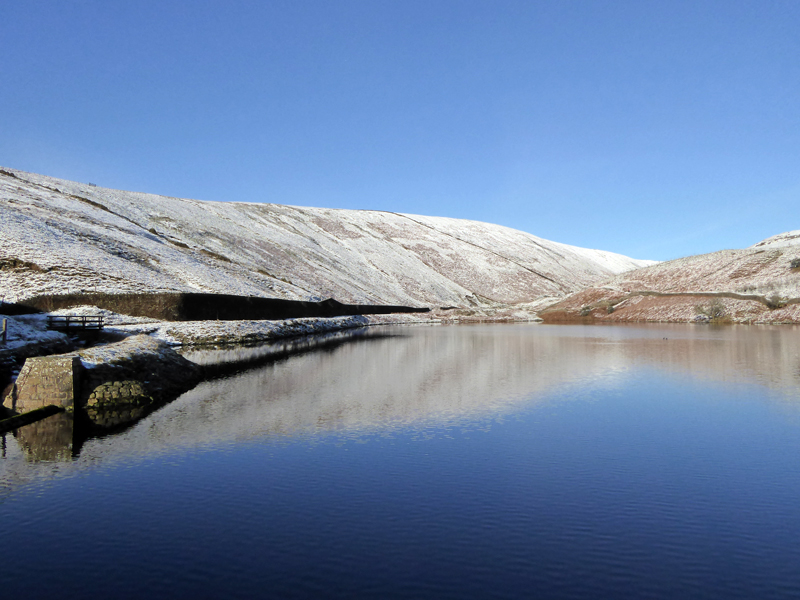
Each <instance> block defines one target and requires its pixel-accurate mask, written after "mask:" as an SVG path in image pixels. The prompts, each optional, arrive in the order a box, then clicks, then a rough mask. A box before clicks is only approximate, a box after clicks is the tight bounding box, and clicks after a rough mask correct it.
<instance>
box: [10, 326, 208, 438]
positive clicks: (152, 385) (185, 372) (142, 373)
mask: <svg viewBox="0 0 800 600" xmlns="http://www.w3.org/2000/svg"><path fill="white" fill-rule="evenodd" d="M201 377H202V372H201V368H200V367H199V366H198V365H196V364H194V363H192V362H191V361H189V360H187V359H185V358H183V357H182V356H180V355H179V354H177V353H176V352H175V351H174V350H173V349H172V348H170V347H169V346H168V345H167V344H166V343H165V342H163V341H160V340H156V339H154V338H151V337H149V336H145V335H137V336H132V337H130V338H127V339H125V340H123V341H121V342H118V343H116V344H109V345H107V346H101V347H96V348H89V349H87V350H81V351H79V352H71V353H68V354H63V355H56V356H46V357H35V358H29V359H28V360H27V361H26V362H25V365H24V366H23V368H22V371H21V372H20V375H19V377H18V378H17V380H16V382H15V383H14V384H13V385H12V386H11V389H10V391H9V392H8V394H7V395H6V396H5V398H4V399H3V406H4V408H5V409H6V410H7V411H10V412H11V413H12V414H22V413H28V412H30V411H34V410H37V409H41V408H43V407H46V406H53V405H54V406H56V407H58V408H59V409H62V410H65V411H68V412H73V411H76V410H77V411H82V412H83V413H84V414H85V415H86V416H88V418H89V420H90V421H91V422H92V423H93V424H94V425H96V426H99V427H111V426H114V425H118V424H121V423H124V422H127V421H130V420H134V419H136V418H139V417H141V416H144V414H146V413H147V412H148V411H149V410H152V409H153V408H155V407H156V406H159V405H160V404H163V403H165V402H167V401H168V400H170V399H172V398H173V397H175V396H177V395H179V394H181V393H182V392H184V391H186V390H188V389H190V388H192V387H193V386H194V385H195V384H197V382H198V381H200V379H201Z"/></svg>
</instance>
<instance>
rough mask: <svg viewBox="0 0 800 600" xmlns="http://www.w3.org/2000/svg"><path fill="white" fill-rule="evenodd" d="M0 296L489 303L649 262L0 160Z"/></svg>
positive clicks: (480, 228)
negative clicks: (26, 168)
mask: <svg viewBox="0 0 800 600" xmlns="http://www.w3.org/2000/svg"><path fill="white" fill-rule="evenodd" d="M0 210H2V222H3V226H2V229H0V294H2V298H0V300H3V301H5V302H17V301H20V300H23V299H25V298H30V297H33V296H38V295H43V294H65V293H81V292H84V293H89V292H93V293H129V292H136V293H141V292H209V293H218V294H237V295H246V296H260V297H275V298H286V299H297V300H321V299H325V298H329V297H332V298H335V299H336V300H338V301H341V302H346V303H355V304H366V303H373V304H399V305H409V306H417V305H423V306H426V305H427V306H456V307H467V308H468V307H484V308H486V307H492V306H498V305H514V304H519V303H529V302H534V301H536V300H537V299H541V298H543V297H559V296H563V295H565V294H569V293H572V292H575V291H578V290H580V289H583V288H585V287H586V286H589V285H591V284H593V283H597V282H599V281H601V280H604V279H607V278H608V277H610V276H613V275H615V274H618V273H621V272H624V271H627V270H630V269H635V268H637V267H641V266H644V265H648V264H653V261H643V260H634V259H631V258H628V257H625V256H622V255H619V254H614V253H611V252H603V251H599V250H589V249H585V248H578V247H575V246H569V245H566V244H560V243H557V242H552V241H548V240H544V239H542V238H539V237H536V236H534V235H531V234H528V233H524V232H522V231H517V230H514V229H510V228H508V227H502V226H499V225H492V224H489V223H480V222H476V221H466V220H460V219H450V218H442V217H426V216H418V215H406V214H398V213H388V212H379V211H356V210H339V209H324V208H304V207H294V206H285V205H279V204H254V203H241V202H211V201H198V200H189V199H180V198H172V197H166V196H158V195H154V194H144V193H138V192H125V191H119V190H112V189H107V188H102V187H97V186H94V185H89V184H82V183H76V182H71V181H66V180H62V179H55V178H52V177H46V176H43V175H36V174H33V173H26V172H23V171H18V170H15V169H10V168H0Z"/></svg>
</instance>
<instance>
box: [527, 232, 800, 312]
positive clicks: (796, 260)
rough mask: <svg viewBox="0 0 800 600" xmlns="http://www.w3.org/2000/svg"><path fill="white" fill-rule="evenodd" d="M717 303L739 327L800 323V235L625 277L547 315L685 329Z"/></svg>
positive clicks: (582, 293)
mask: <svg viewBox="0 0 800 600" xmlns="http://www.w3.org/2000/svg"><path fill="white" fill-rule="evenodd" d="M715 296H717V298H716V299H717V300H718V301H719V302H721V303H722V304H724V305H725V307H726V312H727V314H726V317H727V318H729V319H730V320H732V321H738V322H758V323H775V322H800V231H790V232H787V233H781V234H779V235H776V236H773V237H770V238H767V239H766V240H764V241H761V242H758V243H757V244H754V245H753V246H750V247H749V248H744V249H741V250H720V251H718V252H712V253H710V254H702V255H697V256H689V257H686V258H679V259H677V260H672V261H669V262H663V263H659V264H656V265H653V266H649V267H646V268H642V269H636V270H634V271H629V272H627V273H622V274H619V275H617V276H615V277H612V278H611V279H609V280H607V281H604V282H603V283H602V284H601V285H595V286H593V287H589V288H587V289H585V290H582V291H580V292H577V293H576V294H573V295H571V296H569V297H567V298H565V299H564V300H563V301H561V302H559V303H558V304H557V305H556V306H553V307H551V308H550V309H548V311H547V312H549V313H550V318H551V319H552V320H564V319H566V320H573V319H575V318H585V317H589V316H591V317H592V318H594V319H595V320H603V321H684V322H685V321H691V320H694V319H695V318H696V317H697V316H698V310H697V308H696V307H697V306H698V305H703V304H704V303H705V304H707V303H709V302H711V301H712V300H713V299H714V297H715ZM547 312H545V313H543V314H542V316H543V317H545V319H547V318H548V316H547ZM581 315H582V317H581Z"/></svg>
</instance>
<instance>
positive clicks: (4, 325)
mask: <svg viewBox="0 0 800 600" xmlns="http://www.w3.org/2000/svg"><path fill="white" fill-rule="evenodd" d="M2 336H3V343H4V344H5V343H6V339H7V338H8V319H3V334H2Z"/></svg>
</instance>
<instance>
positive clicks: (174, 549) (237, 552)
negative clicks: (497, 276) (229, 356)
mask: <svg viewBox="0 0 800 600" xmlns="http://www.w3.org/2000/svg"><path fill="white" fill-rule="evenodd" d="M376 331H378V330H376ZM376 331H372V332H368V334H367V335H362V336H360V337H356V338H355V339H354V340H352V341H350V342H348V343H345V344H342V345H339V346H335V347H331V348H327V349H323V350H318V351H315V352H309V353H306V354H302V355H297V356H292V357H290V358H286V359H283V360H281V361H280V362H276V363H273V364H269V365H266V366H262V367H259V368H257V369H253V370H250V371H247V372H244V373H240V374H238V375H234V376H231V377H229V378H226V379H223V380H216V381H209V382H205V383H203V384H201V385H200V386H198V387H197V388H196V389H194V390H192V391H191V392H188V393H187V394H185V395H184V396H182V397H181V398H179V399H178V400H176V401H175V402H173V403H172V404H170V405H168V406H166V407H164V408H162V409H161V410H159V411H157V412H155V413H153V414H152V415H150V416H149V417H147V418H146V419H144V420H143V421H141V422H139V423H138V424H137V425H135V426H134V427H132V428H130V429H128V430H127V431H125V432H123V433H120V434H118V435H114V436H109V437H106V438H102V439H92V440H88V441H87V442H86V443H85V444H84V445H83V446H82V447H81V448H80V452H79V454H78V455H77V456H76V457H71V456H69V454H67V455H66V456H65V455H63V453H62V454H59V453H58V452H39V453H38V454H37V451H36V449H35V448H34V446H35V443H33V442H31V441H30V440H31V439H32V437H31V436H30V435H29V436H28V437H27V438H26V437H25V436H24V435H22V434H18V435H17V436H16V437H15V436H12V435H11V434H7V435H6V436H5V439H4V442H3V449H2V456H3V458H2V459H0V524H2V543H1V544H0V594H2V597H3V598H37V597H53V598H55V597H59V598H78V597H80V598H141V597H154V598H177V597H181V598H189V597H191V598H253V597H265V598H273V597H274V598H315V597H339V598H349V597H372V598H600V597H608V598H622V597H627V598H790V597H800V500H799V499H800V329H798V328H794V327H754V326H751V327H727V328H722V329H713V328H709V327H701V326H642V327H636V326H631V327H580V326H562V327H558V326H542V325H530V326H475V327H466V326H463V327H439V328H405V329H395V330H386V329H382V330H379V333H381V334H383V336H380V337H370V336H371V335H372V334H374V333H375V332H376ZM387 333H391V334H392V335H391V336H388V337H387V336H385V334H387ZM664 338H668V339H664ZM194 358H195V359H197V360H206V361H209V360H215V359H216V357H213V356H210V355H195V356H194ZM48 439H50V440H51V442H52V439H54V438H53V436H50V438H48ZM24 440H28V441H27V442H26V444H27V446H26V445H25V444H23V443H22V441H24ZM42 443H44V442H42ZM52 443H55V442H52ZM42 456H45V457H49V458H50V459H51V460H47V461H44V460H35V459H36V458H37V457H38V458H41V457H42Z"/></svg>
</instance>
